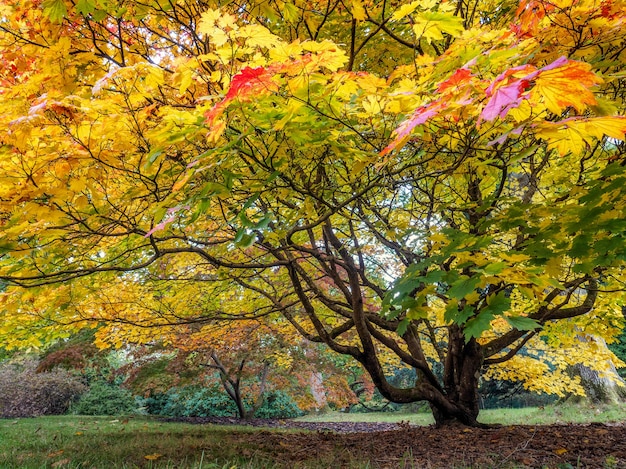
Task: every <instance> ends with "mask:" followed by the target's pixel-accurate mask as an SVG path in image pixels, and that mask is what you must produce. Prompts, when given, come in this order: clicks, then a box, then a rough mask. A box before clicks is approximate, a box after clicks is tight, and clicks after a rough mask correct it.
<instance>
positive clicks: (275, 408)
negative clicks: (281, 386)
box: [254, 391, 304, 419]
mask: <svg viewBox="0 0 626 469" xmlns="http://www.w3.org/2000/svg"><path fill="white" fill-rule="evenodd" d="M303 414H304V412H302V411H301V410H300V408H299V407H298V404H296V402H295V401H294V400H293V399H292V397H291V396H290V395H289V394H287V393H286V392H284V391H271V392H269V393H267V395H266V396H265V401H264V402H263V405H262V406H261V408H260V409H259V410H257V412H256V414H255V415H254V416H255V417H259V418H262V419H281V418H291V417H299V416H301V415H303Z"/></svg>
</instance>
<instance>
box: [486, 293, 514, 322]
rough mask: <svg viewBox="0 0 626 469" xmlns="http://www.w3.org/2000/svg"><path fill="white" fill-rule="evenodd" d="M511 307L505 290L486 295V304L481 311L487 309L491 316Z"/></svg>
mask: <svg viewBox="0 0 626 469" xmlns="http://www.w3.org/2000/svg"><path fill="white" fill-rule="evenodd" d="M510 308H511V298H509V297H508V296H507V294H506V293H505V292H499V293H498V294H496V295H490V296H488V297H487V306H486V307H485V308H484V309H483V311H488V312H489V313H490V314H491V315H492V316H498V315H500V314H502V313H504V312H505V311H508V310H509V309H510Z"/></svg>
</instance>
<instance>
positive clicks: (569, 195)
mask: <svg viewBox="0 0 626 469" xmlns="http://www.w3.org/2000/svg"><path fill="white" fill-rule="evenodd" d="M215 7H216V6H215V5H211V4H207V3H203V2H197V3H196V2H191V1H190V2H180V3H177V4H171V3H169V2H168V3H165V2H163V3H161V2H159V1H154V2H147V3H139V2H127V3H125V4H123V5H121V4H120V5H118V4H116V3H114V2H112V3H106V4H104V3H99V2H90V1H89V0H87V1H85V2H81V3H78V4H76V5H73V4H69V3H65V2H64V1H63V0H50V1H47V2H44V3H43V4H42V5H31V4H26V3H23V2H15V3H14V4H11V3H8V4H5V5H4V7H3V15H4V16H5V18H6V21H5V22H4V23H3V24H2V26H0V30H2V32H3V34H2V38H1V39H0V40H1V41H2V44H3V46H2V49H1V52H0V53H1V57H2V59H1V60H2V61H3V63H4V64H5V67H4V69H3V71H2V77H1V83H2V92H1V94H0V96H1V99H2V103H3V107H4V108H5V109H8V110H10V111H9V112H7V113H6V114H5V115H4V116H3V117H2V119H1V121H0V125H1V126H2V134H3V147H2V160H1V162H0V181H1V183H2V184H1V185H0V200H1V201H2V205H1V207H2V213H3V225H2V238H1V246H2V250H3V252H4V254H3V257H2V260H1V262H2V266H1V269H2V270H1V272H2V273H1V274H0V277H1V278H2V279H3V280H5V281H7V282H9V283H10V284H11V285H12V286H11V287H9V289H8V290H7V291H6V293H5V294H3V296H2V302H3V313H2V314H3V315H4V317H3V319H4V321H3V323H2V326H0V333H2V334H3V335H4V336H5V337H6V339H5V340H7V341H8V344H9V345H10V346H28V345H33V344H37V343H38V341H41V340H50V339H51V338H54V337H58V336H59V335H64V334H68V333H70V332H71V330H72V329H75V328H80V327H85V326H87V325H89V324H92V323H94V322H99V321H101V320H102V315H106V316H107V317H108V316H109V315H110V312H111V311H112V310H115V311H116V314H118V315H119V318H120V319H115V318H111V319H113V320H118V321H119V327H120V329H122V328H125V327H126V326H125V321H124V320H122V319H121V318H123V317H124V315H125V314H128V313H125V312H123V310H122V308H121V307H115V306H121V305H123V304H124V301H121V302H120V301H119V300H120V299H122V300H124V298H128V296H129V295H132V292H133V290H135V291H137V292H143V291H144V290H143V287H144V285H146V282H150V281H153V280H154V281H157V280H158V281H159V282H164V283H166V284H167V283H168V282H169V284H170V285H171V286H172V287H171V288H177V287H178V284H177V283H176V282H175V280H176V279H178V278H179V277H180V275H181V273H184V274H185V278H186V279H188V281H189V282H203V283H204V284H205V290H204V291H202V292H201V295H202V298H203V299H206V301H207V302H208V303H207V304H209V303H211V302H216V303H219V304H218V307H217V308H216V310H217V311H219V310H220V309H221V308H223V307H224V305H228V307H227V309H228V310H229V312H231V313H233V312H236V314H239V315H242V316H243V317H249V316H250V317H254V316H255V315H258V314H260V313H259V312H260V311H262V312H263V314H266V315H270V314H277V315H280V316H281V317H282V318H283V320H286V321H288V322H289V323H290V324H291V326H292V327H293V328H294V329H295V330H296V331H297V332H298V333H300V334H301V335H302V336H304V337H306V338H307V339H309V340H311V341H313V342H318V343H323V344H325V345H326V346H327V347H329V349H330V350H332V351H334V352H336V353H339V354H343V355H347V356H350V357H352V358H354V359H355V360H356V361H358V362H359V363H360V364H361V365H362V366H363V367H364V369H365V370H366V371H367V372H368V373H369V374H370V376H371V378H372V380H373V382H374V383H375V385H376V386H377V388H378V389H379V391H380V392H381V394H382V395H383V396H385V397H386V398H388V399H390V400H392V401H395V402H414V401H419V400H426V401H428V402H429V403H430V404H431V407H432V408H433V411H434V415H435V418H436V420H437V422H438V423H439V424H445V423H449V422H452V421H461V422H463V423H466V424H471V425H475V424H477V421H476V418H477V415H478V394H477V386H478V379H479V376H480V374H481V373H482V372H483V371H484V370H485V369H486V368H489V370H487V373H491V374H492V375H498V374H499V375H504V376H506V377H509V378H514V379H521V380H523V381H525V382H526V383H531V384H529V386H534V387H536V388H537V389H541V388H543V389H550V388H551V387H552V389H555V392H558V393H564V392H566V391H570V392H571V391H575V392H582V389H581V387H580V384H579V383H578V382H577V381H576V380H575V379H570V378H569V377H568V375H567V374H566V373H565V372H564V370H565V369H566V368H567V366H568V365H571V364H573V363H575V362H577V361H580V360H585V359H587V361H589V362H591V360H589V358H588V357H591V356H595V358H599V359H597V360H594V361H593V362H592V363H591V364H592V365H593V366H594V367H595V368H597V369H598V370H599V371H603V367H605V364H606V363H607V360H609V359H613V358H614V357H613V356H612V355H611V354H610V352H609V351H608V350H604V351H599V350H598V348H597V347H594V346H593V343H592V342H586V343H580V342H578V343H577V344H576V347H575V348H574V347H573V346H572V344H573V341H575V340H576V336H577V335H578V334H579V333H580V332H581V331H584V333H586V334H592V335H598V336H602V337H606V338H607V339H608V340H610V338H611V337H612V336H614V335H615V334H617V333H618V330H619V327H620V325H621V322H622V316H621V313H620V312H619V307H620V302H621V291H622V290H623V281H624V279H623V260H624V243H623V234H624V224H625V223H626V222H625V221H624V220H625V219H626V218H625V217H624V213H623V212H624V207H623V204H622V203H621V201H622V200H625V199H624V197H623V196H624V194H623V190H624V189H623V188H624V187H626V185H625V184H624V171H623V162H624V142H623V139H624V132H625V131H626V121H625V120H624V118H623V117H620V115H621V114H623V109H624V107H623V102H624V100H623V97H624V89H625V87H624V78H623V64H624V63H625V60H624V59H625V57H624V54H625V52H624V51H625V50H626V48H625V47H624V37H625V35H624V31H623V28H624V21H623V15H624V13H623V12H624V11H625V9H624V3H623V2H622V1H619V0H618V1H607V2H603V3H601V4H597V3H595V2H593V1H590V0H583V1H579V2H570V1H564V2H560V3H550V2H542V1H523V2H522V3H521V4H520V5H519V6H518V5H511V4H508V3H503V4H502V3H498V4H497V5H493V4H491V3H490V2H482V1H479V2H476V3H471V4H469V3H467V2H456V3H455V2H430V3H429V2H427V3H422V2H413V3H397V4H396V3H390V2H387V1H381V2H359V1H358V0H356V1H353V2H352V3H351V4H350V5H348V6H346V5H344V4H343V3H341V2H332V1H330V2H329V1H321V2H315V3H314V4H299V3H296V4H291V3H289V2H285V3H281V4H280V5H278V4H277V5H276V9H274V6H269V5H267V4H245V5H243V4H242V5H237V4H233V5H231V6H229V7H228V8H223V9H221V10H217V9H215ZM337 44H342V45H337ZM206 280H211V282H209V283H207V282H206ZM207 284H209V285H210V286H209V287H206V285H207ZM22 287H30V288H29V289H22ZM103 291H104V292H107V293H110V297H109V300H108V303H109V305H106V302H103V301H100V299H101V298H102V292H103ZM195 291H198V290H195ZM219 291H222V292H227V294H226V295H225V296H219V294H217V295H214V293H217V292H219ZM240 292H245V293H240ZM250 295H253V296H254V301H252V302H250V301H244V299H246V298H251V296H250ZM182 297H183V296H181V297H180V298H182ZM94 299H97V301H94ZM235 306H236V308H235ZM114 307H115V308H114ZM184 311H186V312H187V311H189V310H188V309H185V310H184ZM185 314H186V315H187V318H186V321H193V315H191V316H189V315H188V314H187V313H185ZM199 316H200V317H201V316H202V315H201V314H200V315H199ZM154 320H155V322H154V324H158V323H159V320H160V317H159V316H158V315H155V316H154ZM59 326H61V327H59ZM129 330H132V328H131V329H129ZM523 348H525V349H527V350H528V351H535V352H534V353H527V354H525V355H524V356H518V355H517V352H519V351H520V350H522V349H523ZM574 349H575V350H576V354H574V355H568V354H564V353H561V352H560V351H562V350H574ZM599 352H601V353H602V354H603V356H598V353H599ZM593 354H595V355H593ZM390 356H394V357H395V360H396V362H402V363H404V364H405V365H407V366H409V367H411V368H414V369H415V370H416V371H417V374H416V380H415V382H414V383H412V384H411V385H404V386H394V385H393V384H392V382H390V380H389V379H388V374H387V368H386V366H385V365H386V363H387V362H388V360H389V357H390ZM548 357H552V358H548ZM585 357H587V358H585ZM605 358H606V359H607V360H605ZM546 359H548V360H549V361H550V360H551V362H552V363H551V365H550V364H546ZM437 363H438V364H440V365H439V366H441V370H442V371H441V373H440V374H437V373H435V372H434V367H435V366H436V364H437ZM547 371H550V372H551V374H552V377H553V380H552V381H549V380H548V379H546V378H545V373H546V372H547ZM554 383H559V385H560V387H557V388H554V386H553V385H554Z"/></svg>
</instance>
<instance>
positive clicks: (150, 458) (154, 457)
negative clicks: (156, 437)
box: [143, 453, 163, 461]
mask: <svg viewBox="0 0 626 469" xmlns="http://www.w3.org/2000/svg"><path fill="white" fill-rule="evenodd" d="M161 457H163V455H162V454H160V453H154V454H146V455H145V456H144V457H143V458H144V459H147V460H148V461H156V460H157V459H159V458H161Z"/></svg>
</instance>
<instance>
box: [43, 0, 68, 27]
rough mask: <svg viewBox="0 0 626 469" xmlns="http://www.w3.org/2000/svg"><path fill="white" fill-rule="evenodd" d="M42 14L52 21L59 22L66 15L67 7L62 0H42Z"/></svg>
mask: <svg viewBox="0 0 626 469" xmlns="http://www.w3.org/2000/svg"><path fill="white" fill-rule="evenodd" d="M42 5H43V14H44V15H46V16H47V17H48V18H50V21H52V22H53V23H60V22H61V21H63V18H65V17H66V16H67V7H66V6H65V2H64V1H63V0H44V2H43V4H42Z"/></svg>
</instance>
